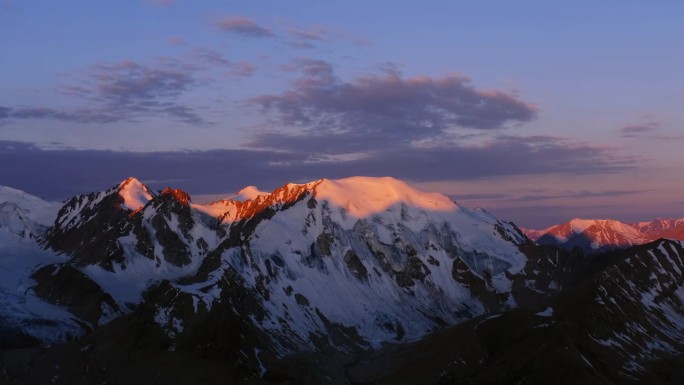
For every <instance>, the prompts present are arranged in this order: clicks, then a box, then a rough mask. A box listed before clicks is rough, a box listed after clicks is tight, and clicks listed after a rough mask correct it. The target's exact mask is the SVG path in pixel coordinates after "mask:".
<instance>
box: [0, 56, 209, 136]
mask: <svg viewBox="0 0 684 385" xmlns="http://www.w3.org/2000/svg"><path fill="white" fill-rule="evenodd" d="M206 83H207V80H206V79H203V78H199V77H197V76H196V75H195V66H193V65H190V64H187V63H182V62H179V61H177V60H159V61H158V62H156V63H155V64H153V65H149V64H141V63H137V62H134V61H121V62H118V63H97V64H94V65H91V66H89V67H87V68H85V69H84V70H83V71H81V72H80V73H79V75H78V79H76V81H75V83H74V84H72V85H65V86H60V87H58V88H57V91H58V92H60V93H62V94H66V95H69V96H76V97H79V98H81V99H82V100H84V101H85V105H84V106H80V107H74V108H70V109H68V108H62V109H56V108H50V107H44V106H17V107H10V106H4V107H2V110H0V121H3V120H4V121H7V120H21V119H45V120H60V121H68V122H75V123H112V122H118V121H133V120H136V119H145V118H147V117H150V116H165V117H168V118H171V119H172V120H175V121H179V122H183V123H187V124H192V125H206V124H209V123H208V122H207V121H206V120H204V119H203V118H202V117H201V116H200V114H199V113H198V112H197V111H196V109H195V108H194V107H191V106H189V105H186V104H184V103H182V102H181V101H180V98H181V96H182V95H183V94H185V93H187V92H189V91H191V90H193V89H195V88H196V87H198V86H200V85H203V84H206Z"/></svg>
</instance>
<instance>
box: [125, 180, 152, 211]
mask: <svg viewBox="0 0 684 385" xmlns="http://www.w3.org/2000/svg"><path fill="white" fill-rule="evenodd" d="M118 193H119V195H120V196H121V198H123V200H124V201H123V206H124V207H126V208H127V209H129V210H133V211H136V210H139V209H140V208H142V207H143V206H145V204H147V202H149V201H150V200H151V199H152V198H153V197H154V194H152V191H150V189H149V188H147V186H145V185H144V184H143V183H142V182H140V181H139V180H137V179H136V178H133V177H130V178H127V179H126V180H124V181H123V182H121V183H119V188H118Z"/></svg>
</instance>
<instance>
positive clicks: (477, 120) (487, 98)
mask: <svg viewBox="0 0 684 385" xmlns="http://www.w3.org/2000/svg"><path fill="white" fill-rule="evenodd" d="M283 69H284V70H287V71H297V72H298V73H300V76H299V77H298V78H297V79H295V80H294V81H293V82H292V85H291V87H290V89H288V90H287V91H285V92H283V93H281V94H270V95H261V96H258V97H254V98H252V99H250V100H249V103H250V104H252V105H255V106H258V107H260V108H261V109H263V110H264V111H265V112H270V113H272V114H273V115H272V116H273V117H274V119H275V122H274V124H275V125H277V126H279V127H282V126H285V127H291V128H293V129H294V130H295V131H294V132H291V133H283V132H270V133H265V134H263V135H261V136H258V137H257V138H256V139H255V140H254V141H253V142H252V143H251V145H253V146H255V147H268V148H275V147H278V148H283V147H286V148H288V149H295V148H302V147H301V146H304V147H305V148H306V147H309V146H308V145H307V143H312V142H319V141H324V140H326V139H327V140H328V141H330V142H332V143H335V146H333V147H330V148H329V149H327V150H328V151H336V152H338V153H343V152H354V151H358V150H364V149H367V148H375V147H377V146H378V145H397V144H407V143H411V142H413V141H416V140H421V139H425V138H430V137H436V136H441V135H444V134H445V133H447V132H448V131H449V130H451V129H455V128H470V129H477V130H498V129H502V128H505V127H508V126H509V124H515V123H524V122H528V121H530V120H532V119H534V118H535V117H536V114H537V108H536V106H535V105H534V104H531V103H528V102H525V101H523V100H521V99H520V98H519V97H518V96H516V95H513V94H511V93H507V92H503V91H490V90H479V89H477V88H475V87H474V86H473V85H472V84H471V81H470V79H469V78H467V77H465V76H460V75H452V76H445V77H441V78H433V77H429V76H420V77H411V78H405V77H403V76H402V75H401V74H400V73H399V72H398V71H396V70H386V71H384V72H382V73H378V74H371V75H366V76H362V77H358V78H356V79H353V80H352V81H349V82H345V81H343V80H340V79H339V78H338V77H337V76H336V75H335V72H334V69H333V67H332V65H331V64H330V63H328V62H325V61H322V60H311V59H299V60H297V61H295V62H293V63H290V64H288V65H286V66H284V67H283Z"/></svg>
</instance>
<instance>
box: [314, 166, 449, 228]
mask: <svg viewBox="0 0 684 385" xmlns="http://www.w3.org/2000/svg"><path fill="white" fill-rule="evenodd" d="M307 186H311V188H312V190H313V192H314V196H315V197H316V199H318V200H325V201H328V202H330V203H333V204H334V205H337V206H340V207H344V208H346V209H347V211H348V213H349V214H351V215H353V216H355V217H358V218H362V217H368V216H369V215H372V214H375V213H379V212H382V211H385V210H386V209H387V208H389V207H390V206H392V205H395V204H397V203H405V204H407V205H410V206H413V207H416V208H420V209H423V210H429V211H454V210H456V209H458V206H456V204H455V203H454V202H453V201H451V199H449V198H448V197H447V196H445V195H442V194H438V193H426V192H422V191H419V190H418V189H416V188H414V187H412V186H409V185H408V184H406V182H403V181H401V180H398V179H394V178H391V177H384V178H372V177H361V176H356V177H351V178H345V179H338V180H329V179H321V180H319V181H316V182H312V183H309V184H307Z"/></svg>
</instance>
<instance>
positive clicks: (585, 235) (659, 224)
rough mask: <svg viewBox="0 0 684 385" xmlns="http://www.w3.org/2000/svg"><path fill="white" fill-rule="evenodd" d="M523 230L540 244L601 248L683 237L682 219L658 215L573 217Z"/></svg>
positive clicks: (588, 249)
mask: <svg viewBox="0 0 684 385" xmlns="http://www.w3.org/2000/svg"><path fill="white" fill-rule="evenodd" d="M525 233H526V234H527V236H528V237H530V238H531V239H534V240H536V241H537V242H538V243H541V244H556V245H560V246H563V247H565V248H573V247H575V246H579V247H580V248H582V249H584V250H585V251H602V250H607V249H614V248H622V247H628V246H633V245H639V244H644V243H648V242H651V241H654V240H656V239H658V238H670V239H684V219H662V218H658V219H655V220H653V221H650V222H635V223H624V222H620V221H617V220H614V219H580V218H574V219H572V220H570V221H568V222H565V223H562V224H559V225H555V226H551V227H549V228H546V229H543V230H532V229H526V230H525Z"/></svg>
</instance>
